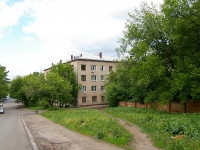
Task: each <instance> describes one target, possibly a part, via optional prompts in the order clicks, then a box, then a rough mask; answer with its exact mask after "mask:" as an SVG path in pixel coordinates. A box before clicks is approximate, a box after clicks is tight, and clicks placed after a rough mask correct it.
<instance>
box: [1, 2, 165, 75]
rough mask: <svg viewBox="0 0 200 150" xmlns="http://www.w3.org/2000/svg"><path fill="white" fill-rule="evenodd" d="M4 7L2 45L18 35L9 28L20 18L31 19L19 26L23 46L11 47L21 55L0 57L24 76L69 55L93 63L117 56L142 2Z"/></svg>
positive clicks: (35, 3) (41, 3) (39, 3)
mask: <svg viewBox="0 0 200 150" xmlns="http://www.w3.org/2000/svg"><path fill="white" fill-rule="evenodd" d="M6 2H7V0H0V40H1V39H2V38H3V37H4V36H11V35H13V34H14V33H16V32H14V31H12V30H14V28H13V26H14V25H17V24H18V23H19V21H22V19H21V20H20V18H21V17H24V18H26V17H27V18H32V20H31V22H29V24H28V25H27V24H23V22H21V24H23V27H22V32H23V33H21V35H20V36H19V39H21V42H22V43H18V44H17V45H16V46H15V47H14V48H15V49H14V50H15V53H14V54H16V53H17V52H18V51H19V52H20V54H19V55H17V56H16V55H14V54H13V53H12V51H14V50H13V49H12V50H10V52H6V53H7V54H2V55H1V56H0V61H1V62H2V60H3V59H2V58H3V57H4V58H5V57H9V59H12V61H13V62H12V63H11V62H10V61H9V60H7V59H5V60H4V65H5V66H8V68H9V70H10V72H12V74H16V75H22V74H28V73H31V72H33V71H38V70H43V69H45V68H47V67H50V66H51V63H57V62H58V61H59V60H60V59H62V60H68V59H70V55H79V54H81V53H82V54H83V56H91V57H92V55H93V54H94V53H98V52H103V57H106V55H108V56H112V57H113V56H115V54H113V53H115V48H116V47H117V46H118V45H117V41H118V38H120V37H122V31H123V30H124V24H125V22H126V20H127V19H128V15H127V13H128V12H133V10H134V7H135V6H138V5H139V3H140V2H141V0H139V1H134V0H24V1H22V2H14V3H13V4H12V5H8V4H7V3H6ZM154 2H155V3H158V2H161V0H156V1H154ZM23 21H24V20H23ZM29 21H30V20H29ZM26 23H27V22H26ZM22 34H23V35H22ZM32 35H34V36H32ZM15 36H17V35H15ZM22 37H24V38H22ZM33 37H34V38H33ZM37 38H38V39H37ZM24 41H25V42H27V43H25V42H24ZM24 43H25V44H24ZM33 43H34V45H31V44H33ZM6 44H7V43H6V41H5V45H4V46H6ZM12 44H13V43H12ZM36 44H38V45H36ZM8 45H9V44H8ZM22 45H23V47H22ZM33 46H35V47H34V48H33ZM3 48H5V47H3ZM0 49H2V46H1V45H0ZM6 49H7V51H8V48H6ZM16 51H17V52H16ZM30 51H31V52H30ZM19 52H18V53H19ZM12 54H13V55H12ZM1 62H0V63H1ZM13 64H14V65H13ZM12 76H13V75H12Z"/></svg>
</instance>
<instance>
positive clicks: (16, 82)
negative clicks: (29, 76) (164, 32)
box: [10, 76, 28, 106]
mask: <svg viewBox="0 0 200 150" xmlns="http://www.w3.org/2000/svg"><path fill="white" fill-rule="evenodd" d="M24 83H25V82H24V77H22V76H17V77H15V78H14V79H13V80H12V81H11V83H10V96H11V97H13V98H16V99H18V100H20V101H22V102H23V103H24V105H25V106H28V99H27V97H26V93H25V90H24Z"/></svg>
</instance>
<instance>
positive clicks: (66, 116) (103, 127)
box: [41, 108, 132, 147]
mask: <svg viewBox="0 0 200 150" xmlns="http://www.w3.org/2000/svg"><path fill="white" fill-rule="evenodd" d="M41 115H42V116H43V117H46V118H48V119H50V120H51V121H53V122H55V123H58V124H61V125H62V126H64V127H67V128H69V129H71V130H75V131H78V132H80V133H82V134H85V135H91V136H93V138H95V139H103V140H105V141H108V142H110V143H113V144H115V145H118V146H121V147H125V146H126V145H127V144H128V143H129V141H130V140H131V139H132V135H131V134H130V133H129V132H128V131H127V130H126V129H125V128H124V127H122V126H120V124H119V123H118V121H116V120H115V119H113V118H110V117H108V116H107V115H105V114H103V113H100V112H99V111H97V110H93V109H80V108H79V109H68V110H58V111H47V112H44V113H42V114H41Z"/></svg>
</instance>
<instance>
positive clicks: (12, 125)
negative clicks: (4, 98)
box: [0, 100, 32, 150]
mask: <svg viewBox="0 0 200 150" xmlns="http://www.w3.org/2000/svg"><path fill="white" fill-rule="evenodd" d="M20 107H22V104H21V103H15V102H14V100H10V102H8V103H4V109H5V113H4V114H0V149H2V150H32V146H31V143H30V140H29V137H28V135H27V133H26V130H25V128H24V125H23V122H22V115H23V114H22V112H21V111H19V108H20Z"/></svg>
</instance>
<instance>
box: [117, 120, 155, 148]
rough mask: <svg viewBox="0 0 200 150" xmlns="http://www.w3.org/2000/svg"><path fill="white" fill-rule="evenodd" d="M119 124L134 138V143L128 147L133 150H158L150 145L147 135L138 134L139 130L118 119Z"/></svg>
mask: <svg viewBox="0 0 200 150" xmlns="http://www.w3.org/2000/svg"><path fill="white" fill-rule="evenodd" d="M118 120H119V123H120V124H121V125H122V126H124V127H125V128H126V129H127V130H128V131H129V132H130V133H131V134H132V135H133V137H134V142H131V143H130V145H131V146H132V148H134V149H135V150H159V149H157V148H155V147H154V146H153V145H152V142H151V140H150V139H149V138H148V135H147V134H144V133H142V132H140V128H138V127H137V126H136V125H134V124H131V123H126V122H125V121H123V120H121V119H118Z"/></svg>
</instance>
